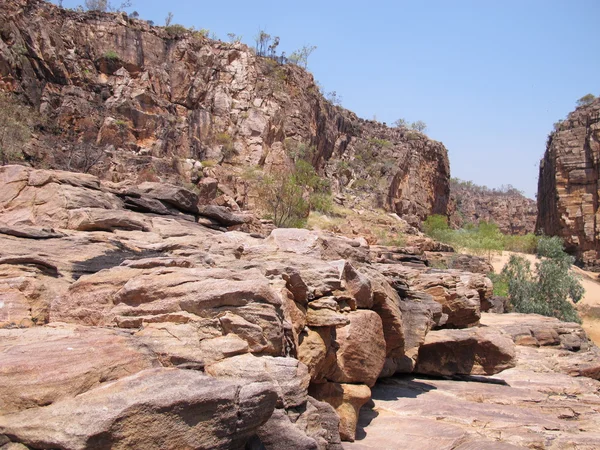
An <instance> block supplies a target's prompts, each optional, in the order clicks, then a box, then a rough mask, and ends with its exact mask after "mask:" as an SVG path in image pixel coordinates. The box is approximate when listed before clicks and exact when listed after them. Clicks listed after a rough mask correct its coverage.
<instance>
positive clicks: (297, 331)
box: [0, 166, 600, 450]
mask: <svg viewBox="0 0 600 450" xmlns="http://www.w3.org/2000/svg"><path fill="white" fill-rule="evenodd" d="M0 193H1V197H0V221H1V222H2V224H3V225H2V227H1V228H0V367H1V369H0V409H1V412H0V438H2V439H3V441H2V442H10V443H12V444H14V445H17V444H19V445H25V446H27V447H30V448H36V446H37V447H39V446H43V447H51V448H89V447H93V446H100V447H101V446H105V447H114V448H132V447H144V448H149V449H152V448H255V449H279V448H298V449H322V450H327V449H331V450H340V449H341V440H345V441H352V440H355V439H356V438H357V437H359V438H360V427H359V428H358V431H359V433H358V434H357V423H358V420H359V414H360V411H361V407H363V405H365V404H367V403H368V402H369V399H370V397H371V390H372V389H377V381H378V380H381V379H382V378H386V377H390V376H393V375H404V376H406V374H409V376H416V374H426V375H430V376H451V377H452V376H453V377H457V376H461V377H465V376H466V377H470V376H476V375H482V374H483V375H492V374H496V373H498V372H500V371H505V370H506V369H507V368H510V367H513V366H514V365H515V362H516V357H517V354H518V352H515V345H529V346H530V347H529V349H530V350H531V351H538V352H542V350H543V349H546V348H547V347H548V346H550V347H552V346H553V347H560V348H561V351H563V352H564V354H565V355H566V356H568V358H567V357H565V358H564V359H563V360H562V361H561V364H560V367H562V368H563V369H564V371H567V372H568V373H569V374H570V375H572V376H583V377H591V378H599V377H600V370H598V367H597V363H595V362H594V361H595V358H597V353H594V352H595V350H594V349H593V347H591V346H590V344H589V342H588V340H587V338H586V336H585V333H583V331H582V330H581V329H580V328H579V327H578V326H577V325H575V324H562V323H560V322H558V321H555V320H554V321H552V320H550V319H548V320H546V321H544V320H541V319H537V318H535V316H533V317H534V318H533V319H531V320H529V321H527V320H526V319H525V318H521V319H519V321H518V322H515V320H511V318H510V317H512V316H504V315H498V316H499V317H507V318H506V319H505V320H506V323H500V322H498V320H499V319H497V322H498V323H496V324H495V325H494V327H492V326H490V325H488V326H486V327H482V326H480V321H481V319H482V313H481V304H482V302H490V301H491V296H492V285H491V282H490V280H489V279H487V278H486V277H485V276H484V275H482V274H475V273H470V272H465V271H461V270H456V269H449V270H439V269H432V268H430V267H428V265H427V264H429V261H428V260H427V258H426V257H425V256H419V257H416V256H414V255H412V256H411V255H406V254H405V255H404V256H402V254H401V253H400V249H399V248H391V249H390V250H389V252H386V251H385V249H384V247H375V248H374V249H370V248H369V246H368V244H367V243H366V241H365V240H364V239H349V238H346V237H341V236H337V235H335V234H332V233H326V232H316V231H309V230H301V229H274V230H272V231H271V232H270V234H269V236H268V237H267V238H264V237H263V235H262V233H258V234H255V233H248V232H241V231H239V230H237V227H239V224H236V222H237V220H234V219H233V218H235V217H237V218H239V219H240V220H242V219H243V221H244V223H247V222H253V221H254V220H255V219H254V218H253V217H252V215H251V214H248V213H241V212H236V211H233V210H230V209H228V208H226V207H223V208H221V209H217V210H213V209H208V210H207V209H206V208H204V205H202V203H201V199H200V198H198V197H197V196H195V194H194V193H192V192H191V191H188V190H186V189H184V188H181V187H177V186H173V185H168V184H161V185H154V184H152V183H150V184H149V183H141V184H140V185H137V186H136V185H132V184H131V183H113V182H108V181H102V180H100V179H98V178H97V177H94V176H92V175H82V174H74V173H70V172H61V171H50V170H36V169H32V168H28V167H24V166H3V167H0ZM128 199H135V200H136V202H135V203H134V202H130V201H128ZM140 204H143V205H146V206H144V207H143V208H140ZM215 211H217V212H218V214H217V213H216V212H215ZM82 223H85V226H81V224H82ZM134 225H136V226H134ZM388 253H389V255H388V256H387V257H382V255H384V254H388ZM514 317H517V318H518V317H521V316H518V315H517V316H514ZM525 317H527V318H529V317H530V316H525ZM532 359H533V358H532ZM557 367H558V366H557ZM41 374H43V376H41ZM157 392H158V393H160V395H158V394H157ZM148 423H152V424H153V426H152V427H151V428H152V430H150V431H148V430H147V428H148V427H147V426H146V425H145V424H148ZM64 424H68V426H64ZM12 444H11V445H12Z"/></svg>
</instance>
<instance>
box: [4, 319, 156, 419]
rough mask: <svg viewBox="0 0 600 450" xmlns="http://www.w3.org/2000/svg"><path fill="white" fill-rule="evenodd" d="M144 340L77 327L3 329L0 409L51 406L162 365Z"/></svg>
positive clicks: (113, 332) (13, 410)
mask: <svg viewBox="0 0 600 450" xmlns="http://www.w3.org/2000/svg"><path fill="white" fill-rule="evenodd" d="M158 365H159V363H158V360H157V359H156V357H154V355H153V354H152V353H151V352H150V351H148V349H147V348H145V347H144V346H143V345H142V343H141V342H139V341H137V340H135V339H133V338H131V337H130V336H128V335H127V334H125V333H120V332H118V331H113V330H106V329H99V328H88V327H81V326H73V325H56V326H52V327H48V326H46V327H35V328H30V329H23V330H19V329H12V330H0V367H1V368H0V411H2V413H4V414H6V413H10V412H15V411H21V410H24V409H29V408H35V407H37V406H44V405H49V404H52V403H54V402H56V401H59V400H61V399H65V398H68V397H73V396H75V395H77V394H81V393H83V392H86V391H88V390H90V389H92V388H95V387H97V386H98V385H100V383H103V382H106V381H113V380H118V379H119V378H122V377H125V376H128V375H130V374H131V373H135V372H138V371H140V370H144V369H148V368H151V367H156V366H158Z"/></svg>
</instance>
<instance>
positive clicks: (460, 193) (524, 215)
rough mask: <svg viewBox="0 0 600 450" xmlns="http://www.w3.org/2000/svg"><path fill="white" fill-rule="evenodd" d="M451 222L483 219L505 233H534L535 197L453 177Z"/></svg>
mask: <svg viewBox="0 0 600 450" xmlns="http://www.w3.org/2000/svg"><path fill="white" fill-rule="evenodd" d="M448 210H449V214H450V221H451V223H452V225H454V226H457V227H462V226H464V225H466V224H468V223H472V224H477V223H479V221H481V220H483V221H486V222H493V223H495V224H497V225H498V227H499V228H500V230H501V231H502V232H503V233H506V234H527V233H533V231H534V229H535V221H536V217H537V206H536V203H535V200H531V199H529V198H527V197H525V196H524V195H523V194H521V193H520V192H519V191H517V190H516V189H513V188H508V189H505V190H493V189H489V188H486V187H484V186H477V185H475V184H473V183H470V182H464V181H461V180H455V179H451V180H450V203H449V206H448Z"/></svg>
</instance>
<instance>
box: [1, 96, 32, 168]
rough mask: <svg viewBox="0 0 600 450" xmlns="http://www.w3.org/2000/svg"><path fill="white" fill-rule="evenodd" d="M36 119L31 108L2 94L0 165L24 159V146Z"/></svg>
mask: <svg viewBox="0 0 600 450" xmlns="http://www.w3.org/2000/svg"><path fill="white" fill-rule="evenodd" d="M34 117H35V113H34V112H33V111H32V109H31V108H29V107H27V106H25V105H23V104H21V103H20V102H18V101H17V99H16V98H15V97H13V96H12V95H11V94H2V93H0V164H2V165H6V164H8V163H10V162H13V161H19V160H21V159H22V158H23V146H24V145H25V144H26V143H27V142H28V141H29V139H30V138H31V130H32V127H33V118H34Z"/></svg>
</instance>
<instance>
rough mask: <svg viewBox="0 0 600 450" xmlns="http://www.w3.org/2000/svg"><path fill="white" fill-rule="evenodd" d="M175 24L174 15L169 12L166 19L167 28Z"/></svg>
mask: <svg viewBox="0 0 600 450" xmlns="http://www.w3.org/2000/svg"><path fill="white" fill-rule="evenodd" d="M171 23H173V13H172V12H171V11H169V12H168V13H167V17H165V27H168V26H170V25H171Z"/></svg>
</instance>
